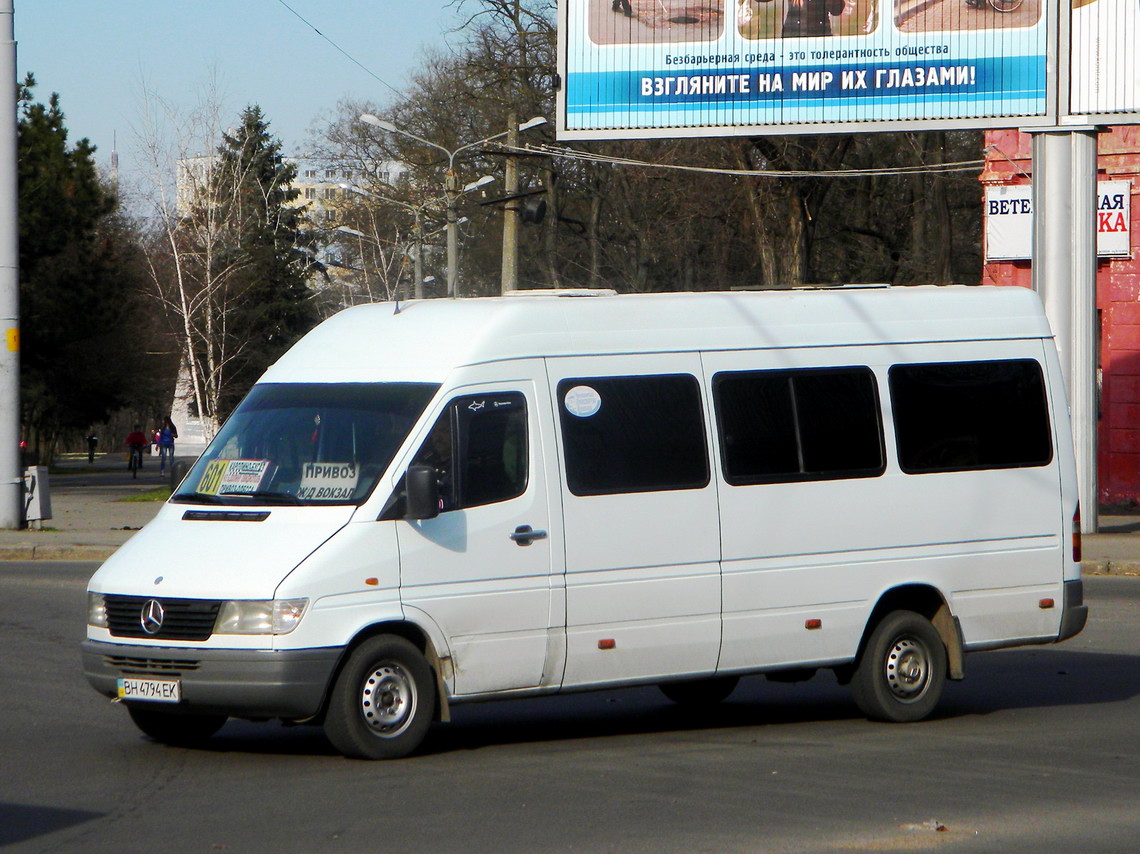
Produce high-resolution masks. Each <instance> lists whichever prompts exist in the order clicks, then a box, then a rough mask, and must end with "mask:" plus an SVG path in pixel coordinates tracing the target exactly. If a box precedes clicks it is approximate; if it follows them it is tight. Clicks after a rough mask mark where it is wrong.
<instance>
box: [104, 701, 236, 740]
mask: <svg viewBox="0 0 1140 854" xmlns="http://www.w3.org/2000/svg"><path fill="white" fill-rule="evenodd" d="M127 712H128V713H130V716H131V720H132V721H134V723H135V726H137V727H138V728H139V729H141V730H142V731H143V732H144V733H145V734H146V735H149V736H150V737H151V738H153V739H154V740H155V741H161V742H162V743H163V744H172V745H175V746H178V747H190V746H193V745H196V744H201V743H202V742H204V741H206V740H207V739H208V738H209V737H210V736H212V735H213V734H214V733H216V732H217V731H218V730H220V729H221V728H222V724H224V723H225V722H226V716H225V715H183V714H178V713H176V712H164V711H159V710H158V709H150V708H146V707H143V706H140V705H137V704H134V703H131V704H127Z"/></svg>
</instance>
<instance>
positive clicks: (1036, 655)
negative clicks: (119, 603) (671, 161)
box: [140, 648, 1140, 756]
mask: <svg viewBox="0 0 1140 854" xmlns="http://www.w3.org/2000/svg"><path fill="white" fill-rule="evenodd" d="M1138 694H1140V656H1132V655H1118V654H1106V653H1094V652H1080V651H1067V650H1064V649H1052V648H1025V649H1020V650H1006V651H1002V652H993V653H983V654H978V655H973V656H968V657H967V659H966V679H965V681H964V682H955V683H950V684H949V685H948V686H947V690H946V695H945V696H944V697H943V700H942V703H941V705H940V706H939V708H938V710H937V711H936V712H935V714H934V715H933V716H932V720H935V721H946V720H953V719H958V718H966V717H969V716H975V715H990V714H994V713H999V712H1002V711H1007V710H1010V709H1024V708H1050V707H1060V706H1070V705H1090V706H1094V705H1100V704H1107V703H1116V702H1121V701H1125V700H1129V699H1131V698H1132V697H1135V696H1137V695H1138ZM452 717H453V719H452V722H451V723H449V724H446V725H441V726H436V727H434V728H433V730H432V733H431V735H430V736H429V738H428V740H427V742H426V743H425V745H424V748H423V749H422V750H421V753H427V754H445V753H449V752H453V751H463V750H473V749H477V748H481V747H487V746H492V745H510V744H528V743H536V742H559V741H570V740H575V739H591V738H607V737H613V736H629V735H650V734H661V733H667V732H676V733H685V732H699V731H703V730H715V729H739V728H746V727H765V728H772V727H780V726H788V725H795V724H811V723H827V722H840V721H852V722H855V723H858V722H860V721H861V720H862V716H861V714H860V712H859V710H858V709H857V708H856V706H855V703H854V701H853V700H852V699H851V694H850V691H849V690H848V689H847V688H845V687H843V686H841V685H839V684H838V683H837V682H836V681H835V678H834V677H833V676H832V674H831V673H830V672H829V671H824V672H821V673H819V674H817V675H816V676H815V678H813V679H811V680H809V681H807V682H802V683H799V684H794V685H787V684H779V683H773V682H769V681H768V680H766V679H764V678H763V677H750V678H748V679H744V680H742V681H741V683H740V685H739V686H738V687H737V689H736V691H735V692H733V694H732V696H731V697H730V698H729V699H728V700H727V701H725V702H724V703H721V704H720V705H716V706H711V707H707V708H701V709H693V708H688V707H682V706H677V705H674V704H673V703H671V702H669V701H668V700H666V699H665V697H664V696H663V695H662V694H661V693H660V692H659V691H658V690H657V689H656V688H655V687H652V686H647V687H642V688H629V689H623V690H615V691H599V692H592V693H582V694H566V695H559V696H552V697H536V698H533V699H525V700H512V701H500V702H488V703H472V704H467V705H460V706H455V707H454V708H453V710H452ZM868 726H879V725H877V724H876V725H872V724H868ZM142 738H143V737H142V736H140V739H142ZM201 749H202V750H206V751H211V752H230V751H235V752H245V753H254V754H273V755H282V756H318V755H329V756H333V755H336V754H335V751H334V750H333V749H332V748H331V747H330V746H329V745H328V743H327V742H326V741H325V740H324V737H323V736H322V734H321V732H320V730H319V729H315V728H313V727H298V728H295V729H284V728H280V727H277V726H275V725H273V724H268V725H267V724H254V723H247V722H244V721H230V722H229V723H228V724H227V725H226V727H225V728H224V729H223V730H222V731H221V732H220V733H219V734H218V735H217V736H216V737H215V738H213V739H212V740H210V741H209V742H207V743H206V744H205V745H204V746H203V747H202V748H201Z"/></svg>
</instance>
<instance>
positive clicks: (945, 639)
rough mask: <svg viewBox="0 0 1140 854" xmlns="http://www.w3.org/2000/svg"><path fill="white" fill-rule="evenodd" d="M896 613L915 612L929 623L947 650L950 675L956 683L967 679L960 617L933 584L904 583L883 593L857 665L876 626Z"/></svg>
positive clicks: (866, 629) (861, 644)
mask: <svg viewBox="0 0 1140 854" xmlns="http://www.w3.org/2000/svg"><path fill="white" fill-rule="evenodd" d="M892 611H913V612H915V613H916V614H919V615H921V616H923V617H925V618H926V619H927V620H929V621H930V623H931V625H933V626H934V629H935V631H937V632H938V636H939V637H940V638H941V639H942V645H943V646H944V647H945V648H946V671H947V672H946V675H947V676H948V677H949V678H950V679H955V680H959V679H962V678H964V677H965V661H964V659H965V655H964V648H963V643H962V629H961V626H960V625H959V624H958V618H957V617H955V616H954V613H953V611H951V609H950V603H949V602H947V600H946V597H945V596H943V595H942V593H941V591H939V590H938V588H936V587H934V586H932V585H930V584H918V583H914V584H900V585H898V586H897V587H892V588H890V589H889V590H886V591H884V592H883V594H882V595H881V596H880V597H879V601H878V602H876V603H875V607H874V608H873V609H872V610H871V614H870V616H869V617H868V618H867V623H866V625H865V626H864V627H863V637H862V638H860V640H859V651H858V653H857V654H856V656H855V661H856V662H858V661H859V660H860V659H861V658H862V657H863V651H864V650H865V649H866V648H867V641H868V640H869V639H870V637H871V633H872V632H873V631H874V630H875V627H876V626H877V625H878V624H879V623H880V622H881V621H882V619H883V618H884V617H885V616H887V614H889V613H891V612H892ZM852 670H853V668H852Z"/></svg>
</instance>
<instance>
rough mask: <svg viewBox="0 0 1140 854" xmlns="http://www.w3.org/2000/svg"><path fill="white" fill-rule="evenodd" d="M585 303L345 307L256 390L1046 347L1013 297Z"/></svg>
mask: <svg viewBox="0 0 1140 854" xmlns="http://www.w3.org/2000/svg"><path fill="white" fill-rule="evenodd" d="M587 293H588V292H584V291H582V290H575V291H570V292H568V293H567V294H565V295H560V294H556V293H554V292H551V291H544V292H543V293H541V294H534V295H526V296H525V298H524V297H523V296H522V295H519V296H507V297H485V298H465V299H431V300H415V301H411V302H402V303H399V304H397V303H392V302H387V303H374V304H370V305H361V306H356V307H354V308H349V309H346V310H344V311H342V312H340V313H338V314H336V315H334V316H333V317H331V318H329V319H328V320H326V321H325V322H323V323H322V324H320V325H319V326H318V327H316V328H315V329H314V330H313V331H312V332H310V333H309V334H308V335H306V336H305V337H304V338H303V339H302V340H301V341H300V342H298V343H297V344H296V345H294V347H293V348H292V349H290V350H289V351H288V352H287V353H286V354H285V355H284V356H282V357H281V359H280V360H279V361H278V362H277V364H275V365H274V366H273V367H271V368H270V369H269V370H268V371H267V372H266V374H265V376H263V377H262V379H261V381H262V382H378V381H398V380H403V381H409V382H413V381H415V382H442V381H443V379H444V378H445V377H446V376H447V374H448V373H449V372H450V371H451V370H453V369H454V368H456V367H460V366H464V365H474V364H480V363H485V362H492V361H501V360H508V359H520V358H531V357H538V356H566V355H581V354H598V355H601V354H620V353H661V352H677V351H698V350H700V351H713V350H743V349H756V348H760V349H769V348H796V347H827V346H842V345H859V344H883V343H907V342H915V343H917V342H935V341H975V340H997V339H1007V340H1008V339H1017V338H1051V337H1052V332H1051V331H1050V329H1049V324H1048V321H1047V320H1046V319H1045V315H1044V312H1043V311H1042V308H1041V303H1040V300H1039V299H1038V298H1037V295H1036V294H1035V293H1033V292H1032V291H1028V290H1025V289H1024V288H1017V287H976V286H975V287H968V286H958V285H951V286H917V287H894V288H882V287H879V288H851V287H848V288H829V289H820V290H769V291H732V292H724V291H719V292H715V291H714V292H701V293H668V294H623V295H618V294H615V293H613V292H612V291H601V292H599V293H598V295H596V296H588V295H587Z"/></svg>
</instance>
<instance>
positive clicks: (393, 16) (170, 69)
mask: <svg viewBox="0 0 1140 854" xmlns="http://www.w3.org/2000/svg"><path fill="white" fill-rule="evenodd" d="M286 4H287V5H286ZM290 9H292V10H294V11H290ZM294 12H296V14H294ZM297 15H300V16H301V17H303V18H304V19H306V20H307V21H308V22H309V23H310V24H312V25H313V27H315V28H316V29H317V30H320V32H321V33H323V34H324V36H326V37H327V39H328V40H331V41H332V42H334V43H335V44H336V46H335V47H334V46H333V45H332V44H330V43H329V41H328V40H326V39H325V38H322V36H321V35H319V34H318V33H316V32H314V31H313V29H312V28H311V27H310V26H307V25H306V24H305V23H304V22H303V21H302V20H300V19H299V18H298V17H297ZM460 20H461V19H460V17H459V16H458V15H457V13H456V10H455V9H454V8H453V7H452V6H451V5H450V4H449V0H419V2H412V0H181V2H175V1H174V0H146V2H142V1H141V0H15V30H16V69H17V73H18V75H19V77H20V79H21V80H22V79H23V77H24V75H25V73H27V72H29V71H30V72H33V73H34V74H35V77H36V84H37V85H36V88H35V90H34V92H33V95H34V97H35V99H36V100H37V101H40V102H43V103H46V102H47V100H48V98H49V97H50V96H51V93H52V92H57V93H59V96H60V99H61V107H62V109H63V112H64V114H65V116H66V125H67V128H68V139H69V140H70V141H71V142H75V141H77V140H79V139H82V138H83V137H87V138H88V139H89V140H90V141H91V142H92V143H94V144H95V145H96V146H97V147H98V151H97V152H96V154H95V159H96V162H97V163H98V164H99V165H100V166H101V167H103V168H107V167H108V166H109V164H110V155H111V150H112V148H113V147H117V149H118V152H119V162H120V169H121V171H122V173H123V177H124V179H126V180H129V179H130V171H131V170H132V168H133V164H134V161H135V159H136V158H135V157H134V155H133V154H132V152H133V151H136V150H137V138H138V133H139V129H140V128H141V127H142V125H143V122H142V115H143V108H144V102H145V98H144V91H145V90H146V89H150V90H153V91H154V92H155V93H156V94H157V95H159V96H160V97H161V98H162V99H164V100H165V101H167V102H169V103H170V104H172V105H173V106H174V108H175V109H176V110H177V111H179V112H183V111H186V112H188V111H189V110H190V109H191V108H193V107H194V106H195V105H196V104H198V103H199V101H200V100H201V98H202V93H203V91H205V90H207V89H208V88H209V86H210V81H211V80H212V79H216V81H217V90H218V94H219V100H220V101H221V103H222V104H223V105H224V106H225V108H226V110H225V113H224V115H232V116H233V119H234V122H233V123H234V124H236V119H237V117H238V115H239V114H240V112H241V110H242V109H243V108H244V107H245V106H247V105H248V104H257V105H259V106H260V107H261V109H262V112H263V114H264V115H265V117H266V118H267V119H268V120H269V123H270V132H271V133H272V134H273V135H274V136H276V137H278V138H279V139H280V140H281V141H282V143H283V149H284V152H285V153H286V154H303V153H304V149H305V141H306V139H307V138H308V132H309V129H310V127H311V126H312V125H313V123H314V121H315V120H317V119H319V118H320V117H321V116H322V115H327V114H331V112H332V110H333V108H334V107H335V105H336V103H337V101H339V100H341V99H342V98H355V99H360V100H368V101H371V102H373V103H375V104H377V105H378V106H379V107H383V105H384V104H386V103H388V102H389V101H390V100H391V99H393V98H394V97H395V96H394V94H393V89H396V90H400V89H402V88H403V86H404V85H405V84H406V82H407V79H408V76H409V74H410V73H411V72H414V71H415V70H416V68H417V67H418V66H419V64H420V60H421V59H422V57H423V55H424V51H425V50H428V49H433V48H439V49H446V48H447V46H448V44H449V43H455V41H456V40H457V38H458V36H457V35H456V34H454V33H453V32H451V31H453V30H454V29H455V28H456V27H457V26H458V24H459V22H460ZM338 47H339V48H340V49H341V50H343V52H344V53H347V54H348V55H349V56H350V57H351V59H350V58H348V57H346V56H345V55H344V53H341V52H340V51H338V49H337V48H338ZM352 60H356V62H358V63H359V64H360V65H362V66H364V68H366V69H367V71H365V70H364V69H362V68H360V67H359V66H358V65H357V64H355V63H354V62H353V61H352ZM369 71H370V72H372V73H373V74H375V75H376V77H379V78H380V80H382V81H384V82H380V81H378V80H376V79H375V78H374V77H372V76H370V74H369V73H368V72H369ZM385 84H387V85H385ZM389 87H392V88H389ZM139 159H140V160H141V158H139Z"/></svg>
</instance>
